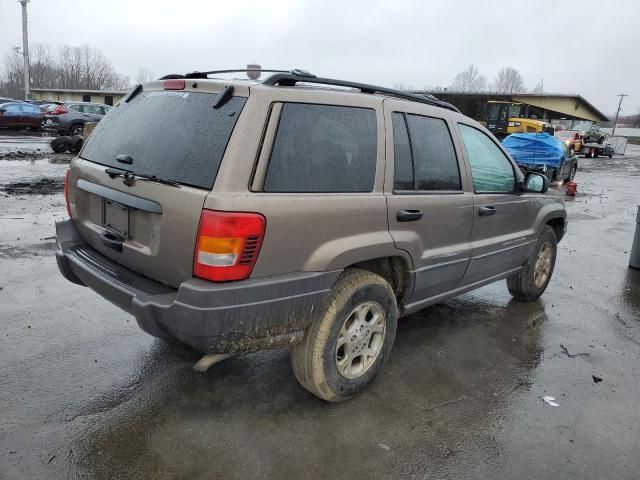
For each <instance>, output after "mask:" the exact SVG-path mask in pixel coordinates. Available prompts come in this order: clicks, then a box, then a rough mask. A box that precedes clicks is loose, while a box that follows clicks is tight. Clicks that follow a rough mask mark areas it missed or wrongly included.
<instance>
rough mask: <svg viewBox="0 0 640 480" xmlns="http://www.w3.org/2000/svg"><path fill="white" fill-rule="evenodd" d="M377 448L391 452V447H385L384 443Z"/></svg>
mask: <svg viewBox="0 0 640 480" xmlns="http://www.w3.org/2000/svg"><path fill="white" fill-rule="evenodd" d="M378 446H379V447H380V448H381V449H383V450H387V451H389V450H391V447H390V446H389V445H385V444H384V443H379V444H378Z"/></svg>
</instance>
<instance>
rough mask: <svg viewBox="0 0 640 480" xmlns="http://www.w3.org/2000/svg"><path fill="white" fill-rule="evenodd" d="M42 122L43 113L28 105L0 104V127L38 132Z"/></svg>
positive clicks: (38, 108)
mask: <svg viewBox="0 0 640 480" xmlns="http://www.w3.org/2000/svg"><path fill="white" fill-rule="evenodd" d="M43 120H44V111H43V110H42V109H41V108H40V107H38V106H37V105H31V104H30V103H17V102H16V103H2V104H0V127H4V128H29V129H31V130H40V128H42V122H43Z"/></svg>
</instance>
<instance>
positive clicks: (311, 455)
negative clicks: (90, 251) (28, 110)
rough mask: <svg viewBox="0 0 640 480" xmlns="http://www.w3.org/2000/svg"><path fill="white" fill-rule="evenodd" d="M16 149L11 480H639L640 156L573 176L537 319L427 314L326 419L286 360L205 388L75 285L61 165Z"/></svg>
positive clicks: (4, 187)
mask: <svg viewBox="0 0 640 480" xmlns="http://www.w3.org/2000/svg"><path fill="white" fill-rule="evenodd" d="M20 142H21V140H20V139H16V140H15V142H14V144H12V145H11V146H9V145H8V142H7V141H4V143H3V139H2V138H0V157H2V158H0V272H1V273H0V321H1V322H2V325H3V330H2V333H1V334H0V365H1V366H0V412H1V413H0V478H2V479H22V478H28V479H39V478H42V479H50V478H56V479H57V478H65V479H66V478H92V479H115V478H135V479H165V478H181V479H197V478H202V479H213V478H225V479H247V478H282V477H285V476H286V477H288V478H309V479H320V478H323V479H324V478H334V479H341V478H349V479H354V478H367V479H371V478H381V479H382V478H416V479H427V478H487V479H493V478H518V479H540V478H562V479H565V478H580V479H587V478H588V479H602V478H612V479H613V478H615V479H636V478H638V472H640V409H639V408H638V398H640V361H639V360H640V272H637V271H633V270H630V269H628V268H627V263H628V259H629V249H630V247H631V240H632V237H633V231H634V228H635V217H636V205H638V204H639V203H640V147H638V146H631V145H630V146H629V148H628V151H627V155H625V156H616V157H614V158H613V159H584V160H582V159H581V161H580V171H579V172H578V175H577V177H576V181H577V182H578V184H579V188H578V192H579V193H578V196H576V197H575V198H567V201H566V203H567V209H568V212H569V220H570V223H569V231H568V234H567V236H566V238H565V239H564V240H563V242H562V243H561V244H560V246H559V256H558V262H557V265H556V272H555V275H554V278H553V280H552V282H551V284H550V286H549V289H548V290H547V292H546V293H545V295H544V296H543V297H542V298H541V299H540V300H539V301H537V302H534V303H519V302H516V301H513V300H512V299H511V297H510V296H509V293H508V291H507V289H506V285H505V282H499V283H496V284H494V285H490V286H488V287H485V288H483V289H480V290H478V291H476V292H473V293H471V294H467V295H464V296H461V297H459V298H457V299H454V300H451V301H448V302H445V303H442V304H440V305H436V306H434V307H431V308H428V309H426V310H423V311H421V312H419V313H416V314H414V315H412V316H410V317H408V318H406V319H404V320H402V321H401V322H400V324H399V327H398V334H397V338H396V344H395V346H394V350H393V352H392V355H391V358H390V361H389V363H388V364H387V366H386V367H385V369H384V370H383V372H382V374H381V375H380V377H379V378H378V379H377V380H376V381H375V383H374V384H373V385H372V386H371V388H370V389H369V390H368V391H367V392H366V393H364V394H363V395H362V396H360V397H358V398H355V399H353V400H351V401H349V402H346V403H344V404H339V405H330V404H327V403H325V402H323V401H321V400H319V399H317V398H315V397H314V396H312V395H311V394H309V393H307V392H306V391H305V390H303V389H302V387H300V386H299V385H298V384H297V383H296V381H295V378H294V377H293V373H292V371H291V366H290V363H289V355H288V352H286V351H284V350H278V351H270V352H261V353H254V354H247V355H241V356H238V357H235V358H233V359H230V360H227V361H225V362H223V363H221V364H219V365H216V366H214V367H212V368H211V369H210V370H209V371H208V372H206V373H204V374H198V373H195V372H193V371H192V370H191V367H192V365H193V363H194V362H195V361H197V360H198V358H199V356H198V354H197V353H196V352H194V351H192V350H189V349H187V348H184V347H181V346H180V345H177V344H172V343H166V342H163V341H159V340H155V339H153V338H151V337H149V336H147V335H146V334H144V333H143V332H142V331H141V330H139V329H138V327H137V325H136V323H135V321H134V320H133V318H132V317H130V316H128V315H127V314H126V313H124V312H122V311H120V310H119V309H117V308H116V307H114V306H113V305H111V304H109V303H108V302H107V301H105V300H103V299H102V298H100V297H99V296H98V295H96V294H95V293H94V292H92V291H91V290H89V289H87V288H83V287H80V286H77V285H73V284H71V283H69V282H67V281H66V280H64V279H63V278H62V276H61V275H60V274H59V272H58V270H57V266H56V262H55V258H54V255H53V254H54V251H55V243H54V239H53V235H54V222H55V221H56V220H58V219H61V218H64V216H65V207H64V199H63V195H62V191H61V186H62V178H63V175H64V172H65V170H66V168H67V166H66V163H65V162H66V161H68V157H62V158H60V157H58V156H55V157H54V156H52V155H50V154H49V152H48V150H47V149H46V141H41V140H36V141H31V140H30V141H29V142H27V143H30V144H31V145H28V146H27V145H24V144H21V143H20ZM9 143H10V142H9ZM16 144H18V145H21V146H19V147H16ZM37 145H41V147H38V146H37ZM3 147H4V150H3ZM27 147H28V148H27ZM37 148H41V151H40V152H37V151H35V149H37ZM20 149H22V150H25V151H26V150H28V152H27V153H26V154H24V155H22V156H19V155H14V156H8V155H6V153H7V152H11V151H13V152H16V151H17V150H20ZM22 150H21V151H22ZM3 152H4V154H3ZM600 379H601V380H600ZM544 396H553V397H554V398H555V401H556V402H557V403H558V404H559V406H558V407H554V406H551V405H549V404H547V403H545V402H544V401H543V400H542V397H544Z"/></svg>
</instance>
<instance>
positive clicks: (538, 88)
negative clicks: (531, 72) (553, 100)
mask: <svg viewBox="0 0 640 480" xmlns="http://www.w3.org/2000/svg"><path fill="white" fill-rule="evenodd" d="M531 92H532V93H544V80H540V81H539V82H538V83H537V84H536V86H535V87H533V90H531Z"/></svg>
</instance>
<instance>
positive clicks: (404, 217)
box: [396, 210, 422, 222]
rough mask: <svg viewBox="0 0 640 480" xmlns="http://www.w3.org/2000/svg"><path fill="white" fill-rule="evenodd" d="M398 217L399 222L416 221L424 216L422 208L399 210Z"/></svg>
mask: <svg viewBox="0 0 640 480" xmlns="http://www.w3.org/2000/svg"><path fill="white" fill-rule="evenodd" d="M396 218H397V219H398V221H399V222H415V221H416V220H420V219H421V218H422V210H399V211H398V213H397V215H396Z"/></svg>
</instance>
